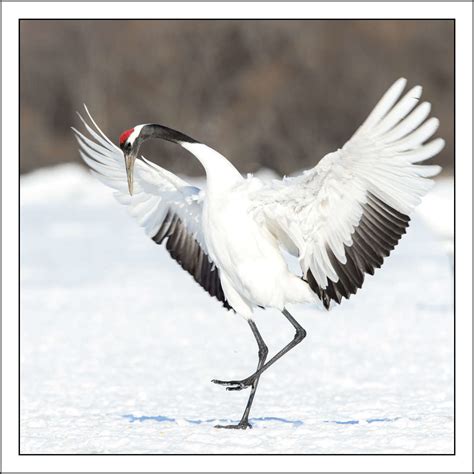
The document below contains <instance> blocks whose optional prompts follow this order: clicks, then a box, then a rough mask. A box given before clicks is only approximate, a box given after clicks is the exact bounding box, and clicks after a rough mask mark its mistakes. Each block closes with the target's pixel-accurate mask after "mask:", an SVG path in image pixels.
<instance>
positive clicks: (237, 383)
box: [211, 377, 254, 390]
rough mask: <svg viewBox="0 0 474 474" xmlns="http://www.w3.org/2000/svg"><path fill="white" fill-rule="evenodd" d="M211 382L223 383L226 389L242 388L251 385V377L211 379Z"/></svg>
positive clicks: (252, 380)
mask: <svg viewBox="0 0 474 474" xmlns="http://www.w3.org/2000/svg"><path fill="white" fill-rule="evenodd" d="M211 382H212V383H215V384H217V385H224V386H225V387H226V390H243V389H245V388H249V387H251V386H252V385H253V382H254V379H253V377H249V378H247V379H244V380H216V379H214V380H211Z"/></svg>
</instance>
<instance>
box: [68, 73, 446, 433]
mask: <svg viewBox="0 0 474 474" xmlns="http://www.w3.org/2000/svg"><path fill="white" fill-rule="evenodd" d="M406 82H407V81H406V79H404V78H401V79H398V80H397V81H396V82H395V83H394V84H393V85H392V86H391V87H390V88H389V89H388V90H387V92H386V93H385V94H384V95H383V96H382V98H381V99H380V101H379V102H378V103H377V105H376V106H375V108H374V109H373V110H372V112H371V113H370V114H369V116H368V117H367V119H366V120H365V121H364V122H363V124H362V125H361V126H360V127H359V128H358V129H357V130H356V132H355V133H354V135H353V136H352V137H351V138H350V139H349V140H348V141H347V142H346V143H345V144H344V146H343V147H342V148H340V149H338V150H337V151H335V152H332V153H329V154H327V155H326V156H324V158H322V159H321V160H320V161H319V163H318V164H317V165H316V166H315V167H314V168H312V169H310V170H307V171H304V172H303V173H302V174H300V175H298V176H295V177H285V178H283V179H282V180H272V181H269V182H263V181H262V180H260V179H258V178H257V177H254V176H251V175H249V176H248V177H246V178H244V177H242V175H241V174H240V173H239V171H238V170H237V169H236V168H235V167H234V165H233V164H232V163H231V162H230V161H228V160H227V159H226V158H225V157H224V156H222V155H221V154H220V153H219V152H217V151H216V150H214V149H212V148H211V147H209V146H207V145H205V144H203V143H201V142H198V141H196V140H194V139H193V138H191V137H189V136H187V135H185V134H183V133H181V132H178V131H177V130H173V129H171V128H168V127H165V126H163V125H159V124H153V123H150V124H142V125H137V126H135V127H133V128H131V129H129V130H126V131H125V132H123V133H122V134H121V135H120V138H119V146H117V145H115V144H114V143H113V142H112V141H111V140H110V139H109V138H108V137H107V136H106V135H105V134H104V133H103V132H102V131H101V129H100V128H99V127H98V126H97V124H96V122H95V121H94V119H93V118H92V116H91V115H90V113H89V111H88V110H87V107H85V110H86V114H87V116H88V120H85V119H83V118H82V116H81V115H79V117H80V118H81V120H82V122H83V124H84V126H85V129H86V131H87V134H88V135H89V136H88V137H87V136H86V135H84V134H83V133H81V132H79V131H78V130H76V129H75V128H73V130H74V133H75V135H76V138H77V140H78V143H79V149H80V154H81V157H82V159H83V160H84V161H85V163H86V164H87V165H88V166H89V167H90V168H91V170H92V172H93V173H94V175H95V176H96V177H97V178H98V179H99V180H100V181H102V182H103V183H104V184H105V185H107V186H109V187H111V188H113V189H114V190H115V193H114V196H115V197H116V199H117V200H118V201H119V202H120V203H121V204H124V205H126V206H128V209H129V210H130V213H131V214H132V216H134V217H135V218H136V219H137V221H138V223H139V224H140V225H141V226H143V227H144V229H145V232H146V234H147V235H148V236H149V237H150V238H151V239H153V240H154V241H155V242H156V243H157V244H164V245H165V246H166V249H167V251H168V252H169V254H170V255H171V257H172V258H173V259H174V260H176V261H177V262H178V263H179V265H181V267H182V268H183V269H184V270H186V271H187V272H188V273H190V274H191V275H192V277H193V278H194V280H196V282H197V283H198V284H199V285H201V287H202V288H203V289H204V290H206V291H207V292H208V293H209V294H210V295H211V296H212V297H215V298H216V299H217V300H218V301H219V302H221V303H222V305H223V306H224V308H226V309H227V310H233V311H235V312H236V313H238V314H240V315H241V316H243V317H244V318H245V319H246V321H247V322H248V324H249V326H250V329H251V331H252V333H253V336H254V337H255V340H256V342H257V346H258V364H257V369H256V370H255V372H254V373H252V374H251V375H250V376H248V377H246V378H244V379H241V380H227V381H226V380H213V381H212V382H214V383H216V384H218V385H222V386H224V387H226V388H227V390H243V389H248V388H249V389H250V394H249V399H248V402H247V405H246V407H245V410H244V413H243V415H242V418H241V420H240V422H239V423H237V424H230V425H217V427H219V428H231V429H246V428H251V425H250V423H249V414H250V409H251V406H252V402H253V400H254V396H255V392H256V390H257V386H258V383H259V379H260V376H261V374H262V373H263V372H264V371H265V370H267V369H268V368H269V367H270V366H271V365H273V364H274V363H275V362H276V361H277V360H278V359H280V358H281V357H282V356H283V355H284V354H286V353H287V352H288V351H290V350H291V349H292V348H293V347H295V346H296V345H297V344H299V343H300V342H301V341H302V340H303V339H304V337H305V336H306V332H305V330H304V329H303V327H302V326H301V325H300V324H299V323H298V322H297V321H296V319H295V318H294V317H293V316H292V315H291V314H290V313H289V312H288V310H287V305H289V304H292V303H312V304H318V305H320V307H321V308H326V309H329V308H330V307H331V305H334V304H339V303H341V301H342V299H343V298H346V299H349V297H350V296H351V295H353V294H355V293H356V292H357V290H358V289H359V288H361V287H362V284H363V282H364V276H365V274H371V275H373V274H374V270H375V269H376V268H380V267H381V265H382V264H383V261H384V259H385V258H386V257H388V256H389V254H390V252H391V251H392V250H393V249H394V248H395V246H396V245H397V243H398V241H399V240H400V238H401V236H402V235H403V234H404V233H405V232H406V229H407V227H408V225H409V221H410V218H409V214H410V213H411V211H412V210H413V209H414V207H415V206H416V205H417V204H418V203H419V202H420V201H421V198H422V196H423V195H424V194H425V193H427V192H428V190H429V189H430V188H431V186H432V184H433V181H432V180H431V179H429V178H431V177H433V176H435V175H436V174H437V173H439V171H440V170H441V168H440V167H439V166H436V165H419V164H417V163H419V162H421V161H423V160H426V159H428V158H431V157H433V156H435V155H436V154H437V153H439V152H440V151H441V150H442V148H443V146H444V140H443V139H441V138H436V139H434V140H432V141H430V142H428V143H426V142H427V140H428V139H429V138H430V137H432V136H433V134H434V133H435V132H436V130H437V128H438V126H439V121H438V119H436V118H434V117H432V118H429V119H427V118H428V116H429V114H430V110H431V105H430V104H429V103H428V102H423V103H420V101H419V99H420V97H421V92H422V88H421V87H420V86H415V87H413V88H412V89H410V90H409V91H408V92H407V93H406V94H405V95H403V96H402V94H403V91H404V89H405V86H406ZM149 139H161V140H167V141H170V142H173V143H176V144H178V145H180V146H182V147H183V148H185V149H186V150H187V151H189V152H190V153H191V154H192V155H194V157H196V158H197V159H198V160H199V162H200V163H201V164H202V166H203V167H204V170H205V173H206V178H207V184H206V189H205V190H202V189H199V188H197V187H195V186H192V185H190V184H189V183H187V182H186V181H185V180H183V179H181V178H180V177H178V176H176V175H175V174H173V173H171V172H170V171H167V170H166V169H164V168H162V167H160V166H158V165H157V164H155V163H153V162H151V161H149V160H147V159H146V158H145V157H143V156H140V154H139V150H140V147H141V145H142V144H143V142H145V141H146V140H149ZM285 253H289V254H290V255H292V256H294V257H296V258H298V260H299V264H300V268H301V274H295V273H293V272H291V271H290V270H289V268H288V265H287V261H286V260H285ZM257 307H261V308H274V309H277V310H279V311H280V312H281V313H282V314H283V316H284V317H285V318H286V319H287V320H288V321H289V323H290V324H291V325H292V326H293V327H294V329H295V335H294V338H293V339H292V340H291V341H290V342H289V343H288V344H287V345H286V346H285V347H283V349H281V350H280V351H279V352H277V353H276V354H275V355H274V356H273V357H272V358H270V359H269V360H267V356H268V348H267V345H266V344H265V341H264V339H263V337H262V336H261V334H260V332H259V330H258V328H257V325H256V323H255V321H254V319H253V311H254V309H255V308H257Z"/></svg>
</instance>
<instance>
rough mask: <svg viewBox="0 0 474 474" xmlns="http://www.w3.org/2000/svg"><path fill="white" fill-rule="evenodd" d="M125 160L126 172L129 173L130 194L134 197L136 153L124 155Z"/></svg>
mask: <svg viewBox="0 0 474 474" xmlns="http://www.w3.org/2000/svg"><path fill="white" fill-rule="evenodd" d="M123 156H124V158H125V170H126V171H127V181H128V192H129V193H130V196H133V166H134V164H135V159H136V155H135V154H134V153H130V154H126V153H124V154H123Z"/></svg>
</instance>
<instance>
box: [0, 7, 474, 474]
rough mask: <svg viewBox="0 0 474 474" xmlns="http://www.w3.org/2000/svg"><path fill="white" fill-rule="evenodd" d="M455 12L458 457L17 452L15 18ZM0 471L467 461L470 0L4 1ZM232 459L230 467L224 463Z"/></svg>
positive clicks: (356, 466) (416, 465)
mask: <svg viewBox="0 0 474 474" xmlns="http://www.w3.org/2000/svg"><path fill="white" fill-rule="evenodd" d="M124 12H127V13H128V15H129V16H131V17H132V16H135V17H150V18H222V17H223V18H268V17H271V18H306V17H307V18H455V19H456V47H457V50H456V67H457V71H456V136H457V143H456V150H457V157H456V158H457V160H456V203H457V209H456V215H457V222H456V255H457V259H456V275H457V279H456V284H457V287H456V294H457V298H456V315H457V320H456V353H457V355H456V363H457V367H456V369H457V371H456V382H457V386H456V453H457V454H456V456H390V455H387V456H337V455H336V456H278V457H275V456H252V457H247V456H238V459H234V461H236V462H235V463H234V462H233V461H232V457H231V456H226V457H222V456H210V457H208V456H74V457H69V456H18V321H17V317H18V250H19V248H18V208H17V205H16V196H18V180H17V176H18V167H19V163H18V155H17V150H18V147H17V143H18V113H19V111H18V19H19V18H75V17H77V18H101V17H103V18H123V17H125V18H126V17H127V16H128V15H125V14H124ZM2 13H3V18H2V53H3V55H2V66H3V71H6V73H5V74H4V75H3V84H2V99H3V101H2V102H3V107H2V119H3V120H2V127H3V129H2V132H3V143H2V155H3V160H2V168H3V170H2V171H3V173H2V197H3V201H2V211H3V216H2V219H3V229H4V231H5V232H4V235H3V242H2V254H3V258H4V260H3V266H2V276H3V279H2V280H3V292H2V293H3V301H2V314H3V318H2V330H3V331H2V344H3V345H2V381H3V389H4V392H3V400H2V409H3V417H4V418H3V422H2V434H3V437H2V452H3V466H2V467H3V471H4V472H5V471H8V472H19V471H21V472H45V471H49V472H57V471H62V472H68V471H69V472H71V471H83V472H86V471H92V470H93V471H105V472H106V471H115V472H127V471H128V472H153V471H154V472H156V471H168V472H178V471H181V472H183V471H184V472H185V471H188V472H190V471H193V472H218V471H222V470H223V467H226V468H227V469H225V470H226V471H229V472H232V471H236V470H240V471H242V470H245V469H243V468H244V467H248V469H249V470H251V471H253V472H283V471H286V472H294V471H299V472H309V471H313V472H314V471H316V470H319V471H327V472H331V471H332V472H334V471H339V472H341V471H349V472H351V471H352V472H360V471H362V472H373V471H379V472H383V471H386V470H387V469H389V470H390V471H399V472H400V471H411V472H415V471H424V472H428V471H431V472H461V471H465V472H467V471H471V469H472V464H471V463H472V459H471V455H472V407H471V401H472V300H471V299H470V296H471V294H472V293H471V292H472V265H471V262H472V248H471V244H472V189H471V188H472V183H471V176H472V142H471V139H472V136H471V133H472V4H471V3H470V2H469V3H465V2H457V3H454V2H439V3H434V2H429V3H423V2H417V3H412V2H406V3H405V2H390V3H355V2H354V3H347V2H339V3H276V2H275V3H271V4H269V3H261V2H258V3H209V2H208V3H200V2H193V3H189V2H187V3H120V8H117V3H115V2H111V3H60V2H58V3H42V2H41V3H2ZM232 465H235V469H233V468H232V467H230V468H229V466H232Z"/></svg>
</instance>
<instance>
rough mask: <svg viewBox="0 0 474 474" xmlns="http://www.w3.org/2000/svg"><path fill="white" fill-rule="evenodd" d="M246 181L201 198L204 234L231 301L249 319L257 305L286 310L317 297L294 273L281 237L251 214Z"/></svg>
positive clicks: (249, 183)
mask: <svg viewBox="0 0 474 474" xmlns="http://www.w3.org/2000/svg"><path fill="white" fill-rule="evenodd" d="M256 181H257V180H256V178H251V179H249V180H243V181H242V182H240V183H238V184H237V185H234V186H230V187H229V189H228V190H225V191H221V193H219V194H218V195H214V196H213V195H212V194H211V196H213V199H210V198H209V197H208V196H209V195H208V196H206V197H205V198H204V202H203V215H202V216H203V229H204V231H203V234H204V240H205V242H206V245H207V248H208V250H209V256H210V257H211V259H212V260H213V261H214V262H215V264H216V266H217V268H219V271H220V278H221V283H222V288H223V290H224V293H225V295H226V297H227V299H228V301H229V303H230V305H231V306H232V307H233V308H234V309H235V310H236V312H238V313H239V314H241V315H242V316H244V317H246V318H250V317H251V315H252V310H253V308H254V307H255V306H261V307H265V308H276V309H279V310H283V309H284V308H285V305H286V304H289V303H310V302H316V297H315V295H314V293H313V292H312V291H311V289H310V288H309V286H308V284H307V283H306V282H304V281H303V280H302V279H301V278H300V277H298V276H297V275H295V274H294V273H292V272H290V270H289V269H288V265H287V262H286V260H285V258H284V256H283V253H282V249H281V247H280V246H279V244H278V241H277V239H276V238H275V237H274V236H273V235H272V234H271V233H270V232H269V231H268V230H267V229H266V228H264V227H262V226H260V225H258V223H257V222H256V221H255V219H254V218H253V217H252V213H251V209H252V201H251V199H250V193H251V191H250V189H252V188H255V186H256V185H257V183H256Z"/></svg>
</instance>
